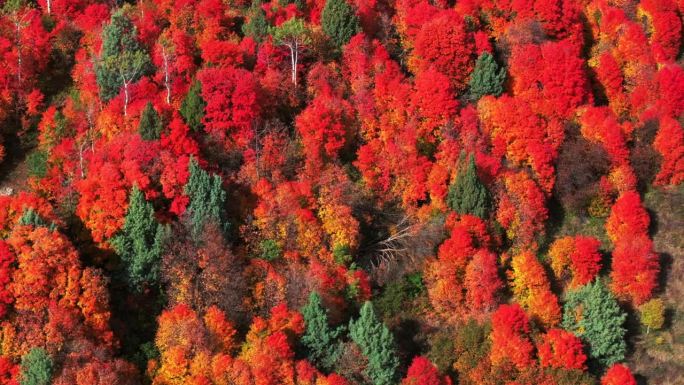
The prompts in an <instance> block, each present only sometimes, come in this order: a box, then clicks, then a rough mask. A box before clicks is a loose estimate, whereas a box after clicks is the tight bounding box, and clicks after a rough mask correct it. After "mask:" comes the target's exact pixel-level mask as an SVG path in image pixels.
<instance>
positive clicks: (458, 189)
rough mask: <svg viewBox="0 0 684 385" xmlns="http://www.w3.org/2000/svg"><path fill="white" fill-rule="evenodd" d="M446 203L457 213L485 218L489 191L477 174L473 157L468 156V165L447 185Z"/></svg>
mask: <svg viewBox="0 0 684 385" xmlns="http://www.w3.org/2000/svg"><path fill="white" fill-rule="evenodd" d="M447 204H448V205H449V207H451V209H452V210H454V211H456V212H457V213H459V214H471V215H475V216H478V217H480V218H485V217H486V216H487V213H488V212H489V191H487V187H486V186H485V185H484V184H482V182H481V181H480V178H479V177H478V176H477V169H476V167H475V157H474V156H472V155H471V156H470V158H469V160H468V166H467V168H466V169H465V170H461V171H460V172H459V173H458V176H456V180H455V181H454V183H452V184H451V186H449V193H448V194H447Z"/></svg>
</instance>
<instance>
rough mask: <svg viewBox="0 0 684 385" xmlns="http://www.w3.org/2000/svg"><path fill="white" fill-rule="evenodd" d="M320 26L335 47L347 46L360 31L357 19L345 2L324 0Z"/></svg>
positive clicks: (342, 0) (343, 0)
mask: <svg viewBox="0 0 684 385" xmlns="http://www.w3.org/2000/svg"><path fill="white" fill-rule="evenodd" d="M321 26H322V27H323V32H325V34H326V35H328V37H330V40H332V42H333V43H334V44H335V46H337V47H342V46H343V45H345V44H347V42H349V39H351V37H352V36H354V35H355V34H357V33H358V32H359V31H361V27H360V26H359V18H358V17H357V16H356V13H354V9H353V8H352V7H351V6H350V5H349V3H347V1H346V0H326V2H325V7H323V13H321Z"/></svg>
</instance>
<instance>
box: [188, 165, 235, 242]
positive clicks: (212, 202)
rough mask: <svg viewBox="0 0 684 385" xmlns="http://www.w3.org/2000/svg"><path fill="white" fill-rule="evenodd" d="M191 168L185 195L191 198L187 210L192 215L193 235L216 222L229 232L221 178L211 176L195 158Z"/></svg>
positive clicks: (224, 193)
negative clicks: (209, 222)
mask: <svg viewBox="0 0 684 385" xmlns="http://www.w3.org/2000/svg"><path fill="white" fill-rule="evenodd" d="M189 168H190V178H189V179H188V183H187V184H186V185H185V195H187V196H188V197H189V198H190V203H189V204H188V207H187V209H186V210H187V212H188V214H189V215H190V222H191V224H192V232H193V235H195V236H196V235H198V234H199V233H200V232H201V231H202V229H203V228H204V225H205V224H206V223H207V222H208V221H212V222H214V223H215V224H216V225H218V226H219V228H221V229H222V230H223V231H226V230H228V222H227V221H226V219H225V216H224V210H223V207H224V205H225V202H226V192H225V191H223V187H222V186H221V185H222V181H221V177H220V176H218V175H215V174H214V175H209V173H208V172H206V171H204V170H203V169H202V168H201V167H200V166H199V164H198V163H197V161H196V160H195V159H194V158H192V159H190V165H189Z"/></svg>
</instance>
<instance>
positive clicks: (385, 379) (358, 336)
mask: <svg viewBox="0 0 684 385" xmlns="http://www.w3.org/2000/svg"><path fill="white" fill-rule="evenodd" d="M349 336H350V337H351V339H352V340H353V341H354V342H355V343H356V344H357V345H359V347H360V348H361V351H362V352H363V354H364V355H365V356H366V357H367V358H368V368H367V369H366V374H367V375H368V377H369V378H370V379H371V381H373V384H374V385H392V384H395V383H396V380H397V368H398V367H399V359H398V358H397V353H396V347H395V344H394V337H393V336H392V333H391V332H390V331H389V329H388V328H387V326H385V324H383V323H382V322H380V320H379V319H378V317H377V315H376V314H375V311H374V310H373V304H372V303H371V302H370V301H367V302H366V303H364V304H363V306H362V307H361V312H360V315H359V318H358V319H357V320H352V321H350V322H349Z"/></svg>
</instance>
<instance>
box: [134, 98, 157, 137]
mask: <svg viewBox="0 0 684 385" xmlns="http://www.w3.org/2000/svg"><path fill="white" fill-rule="evenodd" d="M162 127H163V126H162V121H161V118H160V117H159V114H157V111H155V109H154V107H153V106H152V103H150V102H147V105H145V109H144V110H143V112H142V114H141V115H140V123H139V124H138V133H139V134H140V137H141V138H143V139H144V140H157V139H159V137H160V136H161V131H162Z"/></svg>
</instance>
